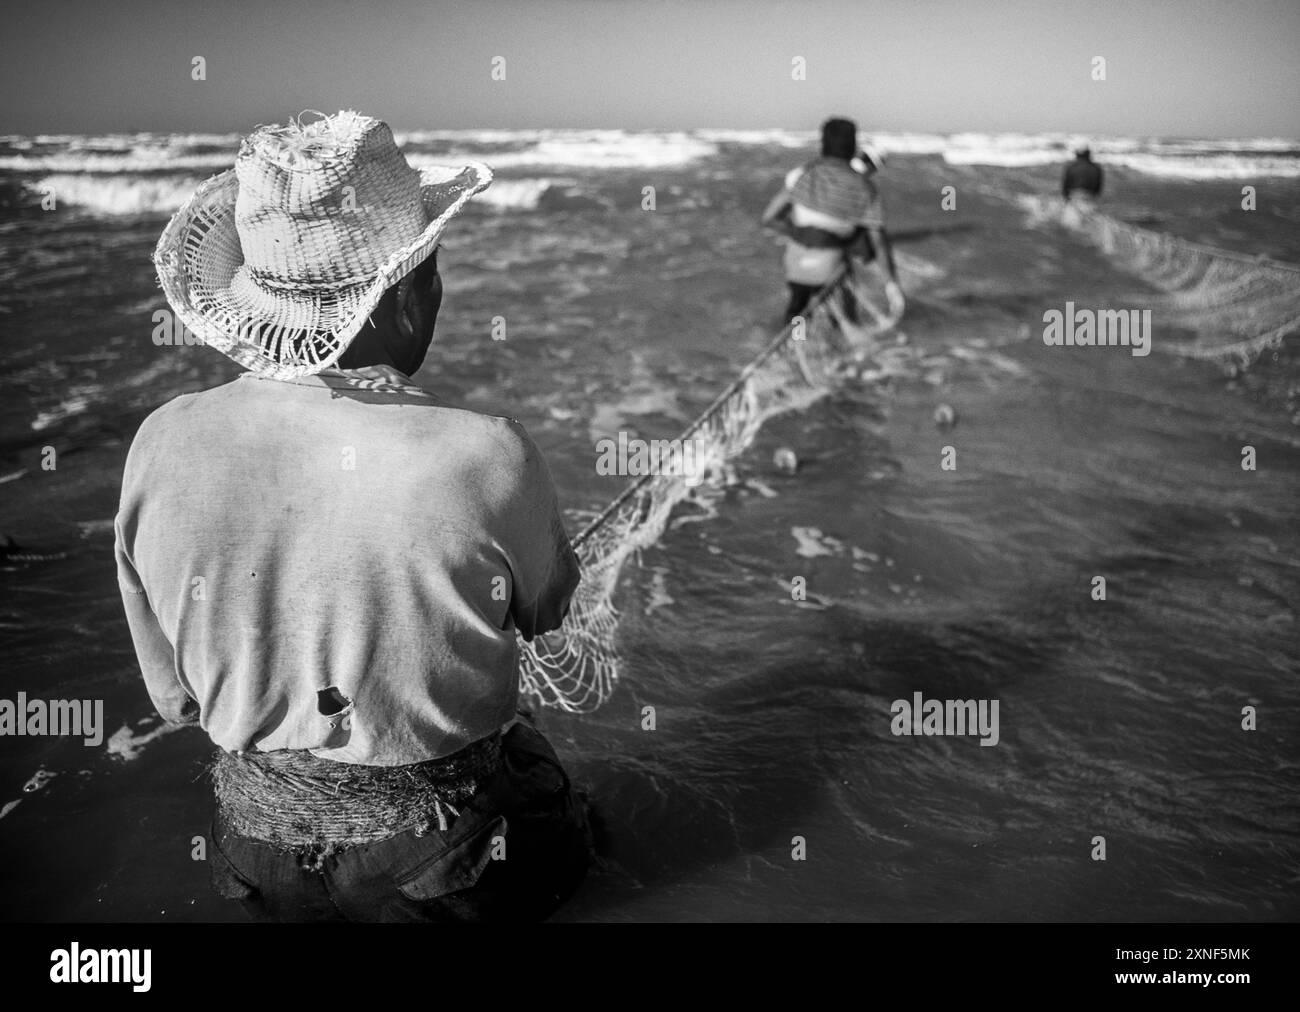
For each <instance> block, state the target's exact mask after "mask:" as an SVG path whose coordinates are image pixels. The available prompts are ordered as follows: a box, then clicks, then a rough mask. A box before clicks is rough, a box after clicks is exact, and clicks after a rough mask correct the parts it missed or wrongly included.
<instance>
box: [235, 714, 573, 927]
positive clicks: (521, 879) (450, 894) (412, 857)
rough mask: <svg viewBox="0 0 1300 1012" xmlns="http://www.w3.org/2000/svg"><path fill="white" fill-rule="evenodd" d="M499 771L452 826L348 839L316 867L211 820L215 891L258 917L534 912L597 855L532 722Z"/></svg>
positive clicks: (566, 890) (469, 917) (552, 903)
mask: <svg viewBox="0 0 1300 1012" xmlns="http://www.w3.org/2000/svg"><path fill="white" fill-rule="evenodd" d="M501 744H502V757H503V767H504V768H503V770H502V773H501V775H500V776H499V777H498V778H497V779H496V780H495V781H494V782H493V783H491V784H489V785H488V786H487V787H485V788H484V789H483V790H481V791H480V792H479V793H478V794H477V795H476V796H475V797H474V798H473V799H472V800H471V801H469V802H467V803H466V804H465V805H464V806H463V807H462V808H461V813H460V815H459V816H457V817H455V818H454V819H453V820H452V821H451V824H450V825H449V826H448V828H447V829H446V830H445V831H439V830H437V829H434V830H433V831H431V832H429V833H428V834H426V835H425V836H422V837H420V836H416V835H415V833H414V832H407V833H401V834H399V835H398V836H394V837H391V838H390V839H387V840H381V841H379V842H378V843H370V844H361V845H358V846H355V847H349V848H347V849H346V850H344V851H342V852H341V853H339V854H336V855H333V856H330V857H326V858H325V859H324V862H323V864H322V866H321V867H320V868H319V870H313V869H311V868H309V867H307V866H305V865H304V862H303V861H302V860H301V855H297V854H293V853H286V852H284V851H281V850H279V849H277V848H276V847H274V846H272V845H271V844H269V843H264V842H262V841H260V840H253V839H249V838H246V837H241V836H237V835H236V834H234V833H233V832H231V831H230V830H228V829H227V828H226V827H225V826H223V825H222V823H221V819H220V815H218V817H217V819H216V820H215V821H214V823H213V827H212V840H213V847H212V848H211V852H210V855H209V856H210V861H211V865H212V883H213V887H214V888H215V889H216V891H217V893H218V894H219V895H221V896H224V897H226V898H227V899H232V900H238V901H239V903H240V904H241V905H242V906H243V908H244V910H245V911H247V913H248V914H249V915H250V916H251V917H252V918H253V919H254V920H262V921H340V920H342V921H434V922H459V923H464V922H483V921H521V920H522V921H536V920H542V919H544V918H546V917H549V916H550V915H551V914H552V913H554V912H555V911H556V909H558V908H559V906H560V904H561V903H563V902H564V901H565V900H566V899H568V897H569V896H570V895H572V893H573V891H574V890H575V889H576V888H577V887H578V884H579V883H580V882H581V881H582V879H583V876H584V875H585V874H586V871H587V865H588V863H589V861H590V858H591V837H590V832H589V830H588V824H587V819H586V809H585V806H584V804H583V802H582V800H581V799H580V798H579V797H578V796H577V795H576V794H575V793H574V791H573V789H572V787H571V785H570V783H569V778H568V776H567V775H566V774H565V772H564V770H563V768H562V767H561V766H560V763H559V760H558V759H557V758H556V755H555V751H554V750H553V749H552V748H551V746H550V743H549V742H548V741H547V740H546V739H545V738H544V737H542V735H541V734H540V733H539V732H538V731H536V730H535V729H534V728H532V727H530V726H528V725H527V724H522V723H521V724H516V725H514V726H513V727H512V728H511V729H510V730H509V731H507V732H506V734H505V735H504V737H503V738H502V743H501Z"/></svg>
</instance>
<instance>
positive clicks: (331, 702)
mask: <svg viewBox="0 0 1300 1012" xmlns="http://www.w3.org/2000/svg"><path fill="white" fill-rule="evenodd" d="M351 702H352V700H350V699H348V697H347V696H345V695H343V693H341V692H339V690H338V688H337V687H336V686H333V685H331V686H330V687H329V688H327V689H321V690H320V692H318V693H316V709H317V710H319V711H320V713H321V714H322V715H323V716H326V717H329V716H332V715H334V714H336V713H342V712H343V711H344V710H346V709H347V708H348V706H349V705H350V704H351Z"/></svg>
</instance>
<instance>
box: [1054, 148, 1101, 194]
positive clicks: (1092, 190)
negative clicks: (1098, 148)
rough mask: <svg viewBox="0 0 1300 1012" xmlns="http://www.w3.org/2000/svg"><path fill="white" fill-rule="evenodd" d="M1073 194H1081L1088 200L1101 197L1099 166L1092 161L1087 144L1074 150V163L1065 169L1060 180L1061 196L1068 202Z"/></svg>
mask: <svg viewBox="0 0 1300 1012" xmlns="http://www.w3.org/2000/svg"><path fill="white" fill-rule="evenodd" d="M1074 194H1082V195H1083V196H1084V197H1085V198H1087V199H1089V200H1096V199H1097V198H1098V197H1100V196H1101V166H1100V165H1098V164H1097V163H1096V162H1094V161H1093V160H1092V151H1090V150H1089V149H1088V146H1087V144H1082V145H1080V146H1078V147H1076V148H1075V150H1074V161H1072V162H1071V163H1070V164H1069V165H1067V166H1066V167H1065V176H1064V178H1063V179H1062V180H1061V195H1062V196H1063V197H1065V199H1066V200H1070V199H1071V198H1072V195H1074Z"/></svg>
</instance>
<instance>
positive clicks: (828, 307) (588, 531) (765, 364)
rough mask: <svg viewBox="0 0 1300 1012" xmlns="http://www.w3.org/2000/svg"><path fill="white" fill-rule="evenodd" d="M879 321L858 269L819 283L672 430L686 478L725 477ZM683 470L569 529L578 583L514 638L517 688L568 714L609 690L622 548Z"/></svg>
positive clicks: (661, 517) (808, 398) (645, 532)
mask: <svg viewBox="0 0 1300 1012" xmlns="http://www.w3.org/2000/svg"><path fill="white" fill-rule="evenodd" d="M855 324H856V325H857V326H855ZM888 324H889V321H888V320H887V319H886V318H885V317H884V316H882V315H881V314H880V312H879V311H878V310H877V309H876V308H875V307H874V305H873V304H872V303H871V301H870V300H869V299H868V298H867V297H866V295H865V292H864V286H863V283H862V279H860V278H859V277H857V276H855V275H854V274H852V273H851V272H849V273H846V274H843V275H841V276H840V277H839V278H837V279H836V280H835V281H833V282H832V283H831V284H829V285H827V286H826V287H825V288H824V289H822V291H821V292H820V293H819V294H818V295H817V297H816V298H815V299H814V300H813V301H812V303H810V305H809V307H808V309H807V310H805V312H804V315H803V317H802V318H799V317H796V319H795V320H794V322H793V323H792V324H791V325H788V326H786V327H785V328H784V329H783V330H782V331H781V332H780V333H779V334H778V335H777V336H776V337H775V338H774V339H773V340H772V341H771V342H770V343H769V344H768V345H767V347H766V348H764V350H763V351H762V352H761V353H760V354H759V355H758V357H757V358H755V359H754V360H753V361H752V362H750V363H749V364H748V365H747V366H746V367H745V368H744V370H743V371H742V372H741V373H740V375H739V376H738V377H737V378H736V380H735V381H734V382H733V383H732V384H731V385H730V386H728V387H727V388H726V389H725V390H723V391H722V393H721V394H719V395H718V396H717V398H715V399H714V401H713V403H712V404H710V405H709V406H708V408H706V409H705V411H704V412H703V413H702V414H701V415H700V416H699V418H697V419H696V420H695V421H694V422H693V423H692V424H691V425H690V426H689V427H687V429H686V430H685V431H684V432H682V434H681V435H680V436H679V437H678V438H679V439H680V440H682V443H683V444H684V443H685V441H686V440H688V439H689V440H695V441H696V442H695V444H694V445H695V447H696V449H697V451H698V452H697V457H696V462H695V466H694V467H693V468H692V472H691V475H690V477H691V478H692V480H694V479H696V478H698V477H699V476H700V475H701V474H702V475H703V483H710V484H720V483H722V482H724V481H725V480H726V477H725V476H726V472H727V461H729V460H731V459H733V458H735V457H736V456H737V455H738V454H740V453H742V452H743V451H744V450H745V449H746V447H748V446H749V445H750V443H752V442H753V440H754V436H755V435H756V434H757V433H758V430H759V429H760V428H761V427H762V426H763V424H764V423H765V422H766V421H768V420H769V419H771V418H773V417H775V416H776V415H779V414H783V413H785V412H787V411H795V410H799V409H801V408H804V407H807V406H808V405H809V404H811V403H813V402H814V401H816V400H818V399H819V398H821V397H823V396H825V395H826V394H827V393H829V392H830V391H831V390H833V389H834V388H835V386H836V384H837V382H838V381H839V377H840V376H841V375H842V370H841V367H842V365H843V364H844V363H845V361H846V359H847V357H848V354H849V353H851V352H852V351H854V350H855V345H857V344H858V343H859V342H860V341H861V339H862V336H863V335H864V334H868V333H871V332H872V331H878V330H881V329H883V328H884V327H886V326H888ZM687 478H688V476H687V475H686V474H684V473H677V474H667V473H660V474H653V475H645V476H643V477H640V478H638V479H637V480H636V481H634V482H633V483H632V484H630V485H629V486H628V487H627V488H626V489H624V491H623V492H622V494H621V495H619V496H618V497H617V498H616V499H615V500H614V501H613V502H611V503H610V504H609V505H608V506H606V507H605V509H604V510H602V511H601V512H600V514H599V515H598V516H597V517H596V518H595V519H594V520H593V521H592V522H591V523H590V524H588V525H587V527H586V528H585V529H584V530H583V531H582V532H581V533H580V534H578V536H577V537H576V538H574V540H573V545H574V550H575V551H576V552H577V555H578V559H579V561H580V562H581V563H582V582H581V583H580V584H579V585H578V589H577V591H576V592H575V594H574V598H573V601H572V603H571V605H570V609H569V614H568V617H567V618H566V619H565V621H564V625H563V626H562V627H561V628H560V629H558V630H556V631H554V632H552V633H547V634H545V635H542V636H538V637H537V638H535V639H534V640H533V641H532V642H531V643H528V642H523V641H521V642H520V647H521V650H520V690H521V692H523V693H524V694H528V695H532V696H534V697H536V698H537V699H538V701H539V702H540V703H541V704H542V705H543V706H548V707H554V708H557V709H561V710H565V711H567V712H570V713H587V712H590V711H592V710H594V709H596V708H597V707H598V706H600V705H601V704H602V703H604V702H605V700H607V699H608V698H609V696H610V694H611V692H612V691H613V689H614V685H615V683H616V682H617V680H618V676H619V658H618V654H617V651H616V649H615V631H616V628H617V625H618V611H617V610H616V609H615V607H614V591H615V589H616V587H617V585H618V579H619V573H620V572H621V570H622V568H623V563H624V562H625V561H626V560H627V559H628V557H629V556H631V555H633V554H635V553H638V552H640V551H641V550H642V549H645V548H647V547H649V546H650V545H652V544H654V542H655V541H656V540H658V538H659V536H660V535H661V534H662V533H663V532H664V529H665V528H666V527H667V525H668V521H669V517H670V516H671V514H672V512H673V508H674V507H675V506H676V505H677V504H678V503H680V502H682V501H683V500H684V499H686V498H687V497H688V496H690V495H692V494H694V489H693V488H692V486H691V485H688V484H687ZM695 487H696V488H698V487H701V486H700V485H696V486H695Z"/></svg>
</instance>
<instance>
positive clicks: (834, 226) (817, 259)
mask: <svg viewBox="0 0 1300 1012" xmlns="http://www.w3.org/2000/svg"><path fill="white" fill-rule="evenodd" d="M854 160H859V161H860V163H861V166H862V168H861V170H859V169H856V168H854V166H853V164H852V163H853V162H854ZM881 162H882V158H881V156H880V154H879V153H878V152H876V151H874V150H865V149H860V148H859V147H858V139H857V126H856V125H855V124H854V123H853V121H852V120H847V119H839V118H834V119H828V120H827V121H826V122H825V123H824V124H822V140H821V157H819V158H816V159H814V160H813V161H811V162H808V163H807V164H805V165H802V166H800V167H799V168H796V169H793V170H791V171H790V173H789V174H787V175H786V177H785V187H784V189H782V190H781V192H780V193H778V194H777V195H776V196H775V197H773V198H772V201H771V203H769V204H768V205H767V208H766V210H764V211H763V217H762V222H763V224H764V225H765V226H769V227H772V228H775V229H777V230H778V231H780V232H781V233H782V234H783V235H784V236H785V239H786V248H785V278H786V285H787V286H788V288H789V291H790V298H789V301H788V302H787V304H786V309H785V320H786V322H787V323H788V322H789V321H790V320H792V319H793V318H794V317H796V316H799V315H802V314H803V312H804V310H805V309H806V308H807V306H808V303H809V301H810V300H811V299H812V298H813V296H814V295H816V294H817V292H818V291H820V290H821V289H822V288H823V287H824V286H825V285H827V284H829V283H830V282H831V281H833V280H834V279H835V278H836V277H838V276H839V274H840V273H841V272H842V271H843V270H844V268H845V265H846V262H847V258H848V257H849V256H850V255H856V256H857V257H858V258H859V259H861V260H862V261H863V262H870V261H872V260H875V259H877V257H878V258H879V260H878V262H879V263H880V265H881V269H882V270H883V271H884V273H885V277H886V283H885V295H886V297H887V298H888V300H889V310H890V313H891V314H892V315H893V316H895V317H898V316H901V315H902V313H903V308H904V299H903V290H902V288H900V287H899V284H898V272H897V270H896V269H895V267H894V252H893V247H892V245H891V244H890V241H889V234H888V232H886V231H885V218H884V209H883V207H882V205H881V200H880V195H879V194H878V193H877V191H876V187H875V184H874V183H873V182H872V181H871V178H870V177H871V176H872V175H874V174H875V172H876V171H878V170H879V168H880V165H881Z"/></svg>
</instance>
